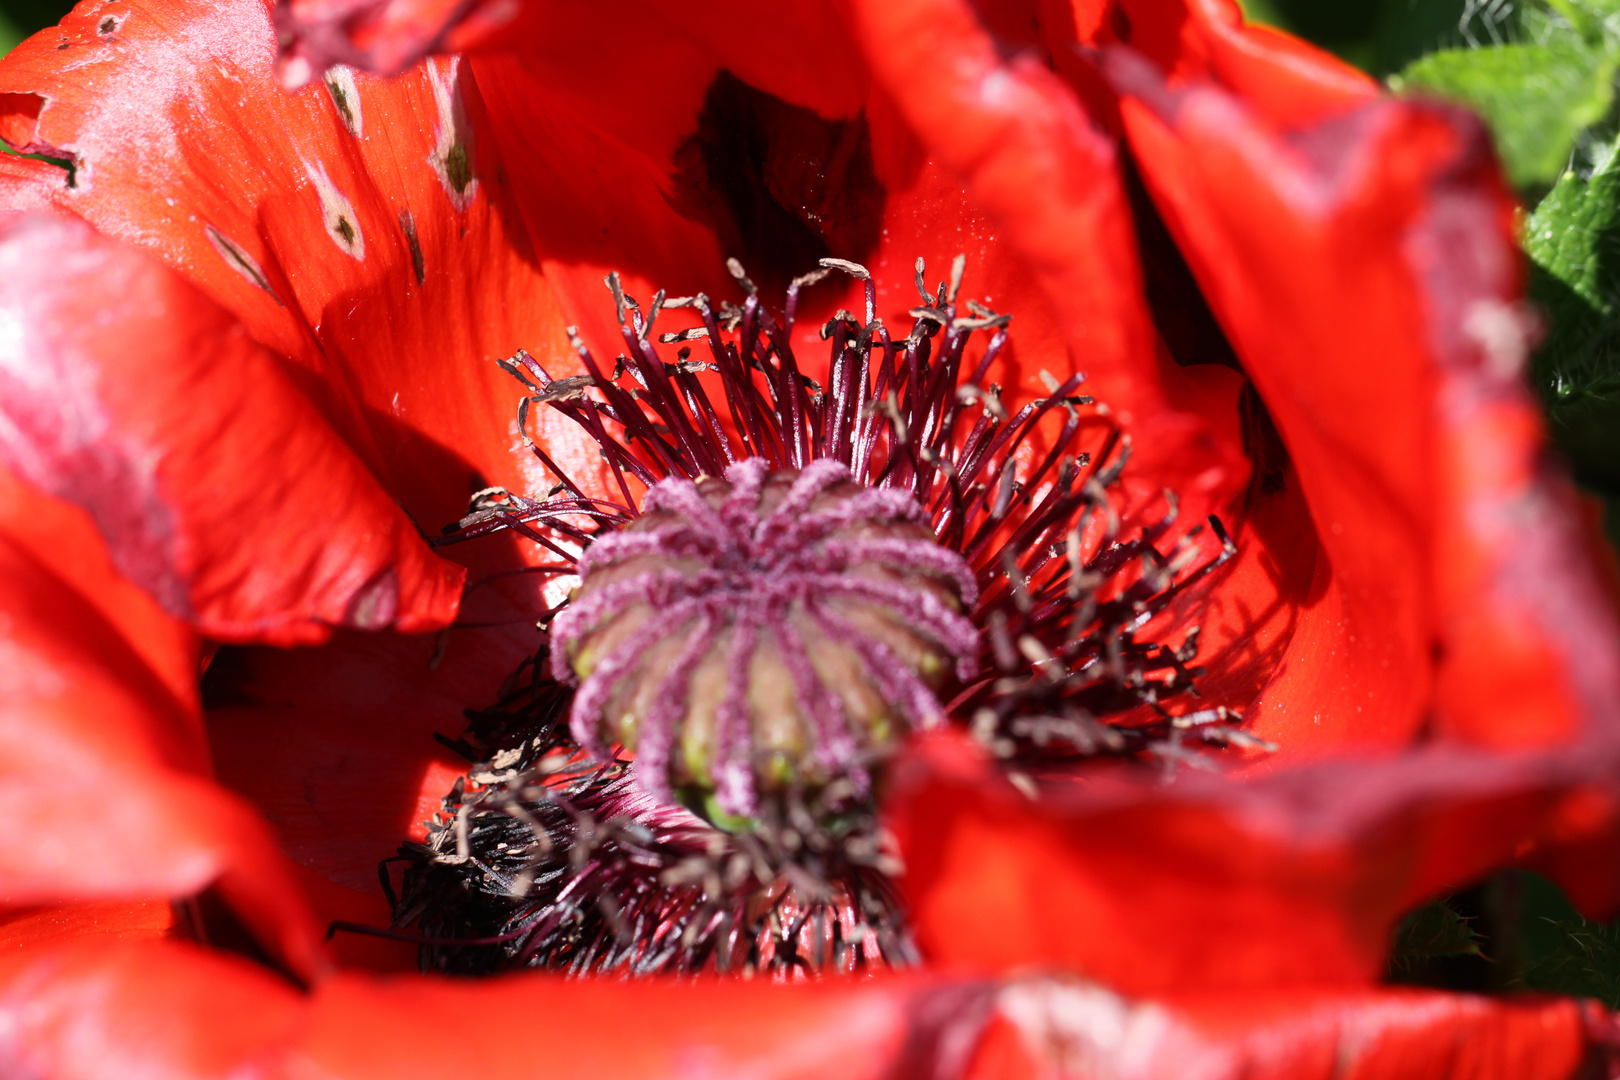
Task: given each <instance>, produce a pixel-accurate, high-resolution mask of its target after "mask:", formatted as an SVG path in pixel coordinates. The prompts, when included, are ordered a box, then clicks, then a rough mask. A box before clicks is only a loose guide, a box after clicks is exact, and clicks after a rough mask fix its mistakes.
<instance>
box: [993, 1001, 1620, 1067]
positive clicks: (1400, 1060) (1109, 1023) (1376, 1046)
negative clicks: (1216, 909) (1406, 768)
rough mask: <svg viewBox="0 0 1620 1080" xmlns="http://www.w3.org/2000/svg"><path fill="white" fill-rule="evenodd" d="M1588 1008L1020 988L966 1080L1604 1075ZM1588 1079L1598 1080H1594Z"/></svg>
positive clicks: (1595, 1013)
mask: <svg viewBox="0 0 1620 1080" xmlns="http://www.w3.org/2000/svg"><path fill="white" fill-rule="evenodd" d="M1606 1026H1607V1018H1606V1017H1605V1016H1603V1014H1602V1012H1601V1011H1600V1010H1599V1009H1597V1008H1596V1006H1595V1005H1593V1004H1591V1003H1587V1004H1584V1005H1583V1004H1577V1003H1575V1002H1573V1001H1568V1000H1561V1001H1552V1000H1511V999H1508V1000H1504V999H1502V998H1485V997H1470V996H1465V995H1460V994H1442V993H1436V992H1434V991H1427V990H1408V989H1389V990H1363V991H1351V992H1341V991H1322V990H1303V991H1301V990H1295V991H1291V992H1288V993H1286V994H1278V993H1264V992H1262V993H1254V994H1229V995H1219V996H1214V997H1212V996H1208V995H1206V996H1202V997H1200V996H1196V995H1178V994H1170V995H1167V996H1166V997H1165V998H1163V999H1158V1000H1149V1001H1140V1002H1133V1001H1126V1000H1122V999H1120V998H1118V997H1116V996H1114V995H1113V994H1111V993H1109V992H1107V991H1105V990H1102V989H1100V988H1097V987H1094V986H1088V985H1086V984H1083V983H1081V984H1062V983H1057V984H1040V983H1035V984H1030V985H1022V986H1020V985H1015V986H1013V987H1010V988H1008V989H1007V990H1005V991H1003V993H1002V995H1001V998H1000V1001H999V1007H998V1009H997V1015H996V1017H995V1019H994V1020H993V1021H992V1023H991V1025H990V1027H989V1029H988V1030H987V1031H986V1033H985V1037H984V1040H983V1042H982V1043H981V1044H980V1045H979V1047H978V1049H977V1053H976V1056H975V1059H974V1062H973V1065H972V1067H971V1068H970V1069H969V1071H968V1076H969V1077H971V1078H973V1080H980V1078H982V1080H991V1078H995V1080H1021V1078H1024V1077H1028V1078H1031V1080H1034V1078H1036V1077H1051V1076H1070V1075H1079V1076H1092V1075H1104V1076H1115V1075H1120V1076H1130V1077H1132V1078H1133V1080H1182V1078H1184V1077H1189V1076H1197V1077H1207V1078H1209V1080H1564V1078H1566V1077H1570V1076H1576V1075H1584V1074H1582V1073H1581V1072H1580V1070H1581V1069H1583V1068H1594V1069H1595V1068H1597V1067H1599V1066H1600V1064H1601V1063H1602V1062H1604V1060H1605V1057H1604V1054H1605V1051H1604V1049H1603V1043H1602V1040H1603V1038H1604V1032H1605V1028H1606ZM1594 1075H1596V1073H1594Z"/></svg>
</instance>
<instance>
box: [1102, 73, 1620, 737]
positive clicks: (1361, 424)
mask: <svg viewBox="0 0 1620 1080" xmlns="http://www.w3.org/2000/svg"><path fill="white" fill-rule="evenodd" d="M1111 70H1112V72H1113V73H1114V77H1115V81H1116V83H1117V84H1118V85H1119V86H1120V87H1121V88H1122V89H1123V90H1124V91H1125V92H1126V93H1127V94H1129V95H1131V96H1129V97H1128V98H1127V99H1126V100H1125V101H1124V102H1123V113H1124V117H1125V124H1126V130H1127V132H1128V133H1129V136H1130V139H1131V143H1132V145H1133V147H1134V148H1135V149H1136V151H1137V155H1138V158H1139V160H1140V161H1141V162H1142V168H1143V173H1144V177H1145V179H1146V181H1147V184H1148V187H1149V190H1150V191H1151V192H1152V194H1153V196H1154V199H1155V201H1156V203H1157V204H1158V206H1159V208H1160V210H1161V212H1162V213H1163V214H1164V217H1165V219H1166V221H1167V223H1168V224H1169V226H1170V228H1171V230H1172V231H1173V232H1174V233H1175V234H1176V236H1177V238H1178V240H1179V242H1180V244H1181V246H1182V248H1183V250H1184V251H1186V252H1187V256H1188V262H1189V264H1190V265H1191V267H1192V269H1193V272H1194V273H1195V275H1196V276H1197V277H1198V279H1199V282H1200V284H1201V285H1202V287H1203V289H1204V291H1205V293H1206V295H1208V296H1209V298H1210V302H1211V305H1212V307H1213V309H1214V311H1215V313H1216V316H1217V318H1219V319H1220V320H1221V322H1222V325H1223V326H1224V327H1225V328H1226V330H1227V333H1228V335H1229V336H1230V337H1231V339H1232V341H1233V342H1234V345H1235V346H1236V348H1237V351H1238V354H1239V355H1240V357H1241V358H1242V360H1243V363H1244V366H1245V370H1246V371H1247V372H1248V373H1249V374H1250V376H1251V378H1253V380H1254V382H1255V385H1256V386H1257V388H1258V389H1259V391H1260V393H1261V395H1262V397H1263V398H1264V399H1265V401H1266V403H1267V406H1268V408H1269V410H1270V412H1271V415H1272V417H1273V418H1274V419H1275V420H1276V423H1277V427H1278V429H1279V431H1280V432H1281V435H1282V438H1283V441H1284V442H1285V443H1286V444H1287V446H1288V450H1289V454H1290V455H1291V457H1292V459H1293V462H1294V464H1295V466H1296V467H1297V469H1298V474H1299V479H1300V483H1301V485H1302V486H1303V489H1304V493H1305V497H1306V499H1307V501H1308V502H1309V503H1310V506H1311V512H1312V515H1313V518H1314V519H1315V521H1316V525H1317V533H1318V535H1319V536H1320V537H1321V542H1322V545H1323V548H1324V551H1325V553H1326V556H1327V562H1328V564H1330V572H1331V581H1330V582H1329V583H1328V585H1327V589H1326V591H1325V592H1324V594H1323V596H1322V599H1321V600H1320V601H1319V602H1318V603H1317V604H1316V605H1315V606H1314V607H1312V608H1311V609H1310V610H1309V611H1307V612H1305V613H1304V614H1303V615H1302V619H1301V624H1300V626H1299V628H1298V630H1296V633H1295V636H1294V644H1293V645H1292V646H1291V647H1290V649H1289V652H1288V659H1287V661H1286V663H1285V666H1284V667H1283V668H1282V670H1281V671H1280V673H1279V676H1278V678H1277V679H1276V680H1275V681H1274V682H1273V684H1272V686H1271V687H1270V688H1268V690H1267V692H1266V694H1265V696H1264V698H1263V699H1262V709H1261V710H1260V714H1259V715H1258V716H1257V717H1255V720H1256V723H1257V725H1258V727H1259V730H1260V731H1262V732H1263V733H1269V734H1271V735H1272V736H1273V737H1275V738H1276V739H1277V741H1279V742H1282V743H1283V744H1284V745H1290V746H1294V747H1302V748H1303V746H1306V745H1315V746H1317V747H1321V748H1326V747H1327V746H1329V745H1332V744H1333V743H1334V742H1339V741H1357V742H1365V741H1367V740H1368V739H1369V738H1376V739H1384V740H1392V741H1394V740H1398V739H1399V738H1400V736H1401V734H1402V733H1403V732H1415V731H1416V730H1417V727H1418V725H1419V724H1421V723H1423V722H1425V721H1426V720H1428V719H1429V717H1430V713H1429V709H1430V702H1431V700H1432V699H1431V695H1432V694H1436V693H1437V694H1438V695H1439V709H1438V713H1437V716H1436V718H1437V719H1438V721H1439V723H1440V726H1441V730H1442V731H1443V732H1445V733H1447V734H1453V735H1458V736H1461V737H1466V738H1469V739H1473V740H1479V741H1484V742H1495V743H1503V742H1506V743H1524V742H1544V741H1548V740H1556V739H1561V738H1568V737H1571V736H1572V735H1574V734H1575V733H1576V732H1577V731H1578V730H1579V728H1580V727H1581V724H1582V722H1583V718H1585V717H1591V718H1593V719H1594V721H1596V720H1597V718H1600V717H1612V716H1613V715H1614V714H1615V708H1616V704H1617V702H1620V668H1617V666H1616V661H1615V659H1614V658H1615V656H1616V649H1617V643H1620V632H1617V630H1616V626H1615V620H1614V616H1613V613H1612V612H1611V611H1609V610H1608V609H1607V608H1606V607H1605V606H1604V603H1603V599H1602V598H1603V592H1602V590H1601V588H1599V587H1598V582H1597V580H1596V577H1595V575H1594V573H1593V570H1592V567H1591V564H1590V562H1589V561H1588V559H1587V556H1586V553H1585V552H1584V550H1583V549H1582V544H1581V543H1580V542H1579V540H1578V538H1577V537H1575V536H1574V535H1573V528H1572V526H1573V522H1574V517H1575V516H1574V514H1573V512H1572V509H1573V508H1572V507H1571V506H1570V504H1569V497H1568V495H1567V492H1561V491H1560V487H1559V485H1558V484H1556V483H1555V482H1553V481H1552V480H1551V479H1550V478H1549V477H1548V476H1547V475H1545V474H1543V473H1542V472H1541V471H1540V469H1539V467H1538V461H1539V455H1540V454H1541V453H1542V450H1541V447H1542V445H1543V438H1542V433H1541V430H1540V427H1539V424H1538V423H1537V422H1536V420H1535V414H1534V409H1533V405H1532V404H1531V402H1530V400H1529V397H1528V392H1527V391H1526V390H1525V389H1524V387H1523V384H1522V381H1521V378H1520V366H1521V365H1522V362H1523V359H1524V355H1525V349H1526V345H1527V340H1526V330H1525V324H1524V322H1523V317H1522V316H1521V315H1520V314H1519V313H1518V311H1517V309H1516V308H1515V307H1514V303H1515V300H1514V298H1515V296H1516V295H1517V288H1518V282H1519V270H1518V260H1517V255H1516V253H1515V249H1514V247H1513V241H1512V222H1511V202H1510V200H1509V199H1508V196H1507V195H1506V193H1505V191H1504V190H1503V189H1502V186H1501V181H1500V178H1499V174H1498V173H1497V171H1496V169H1495V168H1494V165H1493V164H1492V162H1491V159H1490V156H1489V151H1488V149H1487V146H1486V143H1485V141H1484V134H1483V131H1482V130H1481V129H1480V128H1479V127H1478V125H1477V123H1475V122H1473V121H1472V120H1469V119H1468V118H1466V117H1465V116H1464V115H1463V114H1461V113H1458V112H1454V111H1450V110H1444V109H1440V108H1438V107H1435V106H1427V105H1421V104H1413V103H1403V102H1395V101H1389V100H1384V101H1379V102H1375V103H1373V104H1370V105H1367V106H1364V107H1362V108H1361V109H1359V110H1358V111H1356V112H1354V113H1351V114H1347V115H1344V116H1342V117H1339V118H1337V119H1334V120H1331V121H1326V122H1323V123H1321V124H1318V125H1315V126H1313V127H1310V128H1307V129H1303V130H1301V131H1298V132H1292V133H1285V132H1282V131H1279V130H1277V129H1276V128H1274V127H1272V126H1271V125H1270V124H1269V123H1268V121H1267V120H1266V118H1264V117H1262V116H1259V115H1256V114H1255V112H1254V111H1252V110H1251V109H1250V108H1249V107H1248V106H1247V105H1246V103H1244V102H1243V101H1241V100H1240V99H1237V98H1235V97H1232V96H1230V95H1228V94H1226V93H1224V92H1222V91H1220V90H1218V89H1216V88H1214V87H1212V86H1209V85H1201V86H1193V87H1190V88H1188V89H1186V90H1184V91H1172V90H1169V89H1166V88H1165V87H1164V85H1163V84H1162V82H1161V81H1160V80H1159V77H1158V75H1157V74H1156V73H1154V71H1153V69H1152V68H1151V67H1150V66H1149V65H1147V64H1146V63H1144V62H1142V61H1140V60H1133V59H1132V58H1131V57H1130V56H1128V55H1124V54H1115V55H1114V57H1113V60H1112V62H1111ZM1532 582H1533V583H1534V584H1531V583H1532ZM1435 679H1438V680H1439V681H1438V683H1435V682H1433V681H1432V680H1435Z"/></svg>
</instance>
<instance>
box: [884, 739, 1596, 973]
mask: <svg viewBox="0 0 1620 1080" xmlns="http://www.w3.org/2000/svg"><path fill="white" fill-rule="evenodd" d="M1617 771H1620V747H1616V746H1615V745H1614V744H1613V740H1610V742H1609V744H1607V745H1592V746H1586V747H1571V748H1568V749H1563V750H1560V751H1557V752H1556V753H1553V752H1549V753H1547V754H1545V755H1542V756H1539V757H1537V756H1531V755H1524V754H1495V753H1489V752H1483V751H1477V750H1463V749H1457V748H1448V747H1443V746H1436V747H1434V748H1431V749H1427V750H1422V751H1412V752H1410V753H1408V754H1407V755H1405V756H1404V757H1403V758H1400V759H1397V760H1395V761H1388V762H1379V763H1369V762H1365V761H1338V762H1334V763H1331V764H1328V763H1323V764H1318V765H1310V766H1299V767H1296V768H1292V769H1288V770H1286V771H1279V772H1278V773H1276V774H1275V775H1273V776H1269V777H1265V778H1262V779H1251V780H1249V781H1248V782H1246V783H1236V782H1233V781H1232V780H1231V779H1228V778H1220V777H1214V776H1210V775H1208V774H1201V773H1196V772H1185V773H1183V774H1182V775H1180V776H1178V777H1177V778H1176V781H1175V783H1173V784H1168V785H1166V784H1160V783H1157V782H1155V781H1154V780H1153V779H1152V778H1148V777H1142V778H1140V779H1137V780H1133V779H1131V778H1129V777H1125V776H1118V775H1116V776H1111V777H1107V776H1104V777H1092V778H1089V779H1087V780H1086V781H1085V782H1084V783H1083V784H1076V785H1073V786H1070V787H1053V788H1051V789H1049V790H1047V791H1046V792H1044V793H1043V797H1042V798H1041V799H1040V800H1039V801H1037V802H1032V801H1030V800H1029V799H1028V798H1026V797H1025V796H1023V795H1021V794H1019V793H1017V792H1016V791H1015V790H1014V789H1013V788H1012V786H1011V785H1009V784H1007V783H1005V782H1004V781H1002V780H1000V779H999V778H998V777H997V776H996V773H995V770H994V769H993V768H992V767H991V766H990V765H989V764H988V763H986V762H984V761H983V760H982V759H981V758H980V757H979V754H978V752H977V751H976V750H974V749H972V748H971V745H970V744H968V743H966V742H964V741H961V739H960V737H956V736H952V737H951V738H949V739H945V738H937V739H934V740H932V741H930V742H927V743H925V744H923V746H922V747H921V748H920V749H919V750H918V752H917V755H916V757H915V758H914V759H913V760H912V761H911V762H909V763H908V764H905V765H903V766H902V767H901V768H900V769H898V770H897V772H896V776H895V780H894V785H893V791H892V796H891V799H892V801H891V805H890V811H891V824H892V826H893V828H894V830H895V833H896V836H897V837H898V839H899V843H900V847H901V852H902V855H903V857H904V860H905V864H906V874H905V877H904V888H905V890H906V892H907V895H908V898H909V903H910V908H911V911H912V914H913V920H914V927H915V930H916V934H917V940H918V943H919V945H920V946H921V947H922V949H923V951H924V954H925V955H926V956H927V957H928V958H929V959H930V960H932V961H935V962H939V963H943V964H947V965H967V966H970V967H973V968H975V969H980V970H984V969H990V970H1009V969H1017V968H1019V967H1021V966H1025V965H1031V964H1043V965H1058V966H1062V967H1065V968H1068V969H1070V970H1074V971H1078V972H1080V973H1082V974H1084V975H1086V976H1087V977H1090V978H1094V979H1097V980H1098V981H1100V982H1103V983H1105V984H1107V985H1109V986H1111V987H1113V988H1115V989H1118V990H1120V991H1122V992H1126V993H1139V994H1166V993H1172V992H1179V991H1190V990H1203V989H1209V990H1212V991H1213V990H1220V989H1232V988H1238V987H1255V988H1262V987H1277V986H1280V985H1302V986H1303V985H1347V984H1361V983H1368V982H1371V981H1373V980H1374V979H1375V978H1376V977H1377V976H1378V973H1379V971H1380V970H1381V969H1382V966H1383V961H1384V954H1385V948H1386V946H1387V943H1388V940H1389V934H1390V932H1391V929H1392V927H1393V925H1394V922H1395V920H1396V919H1397V917H1398V916H1399V915H1400V913H1401V912H1403V911H1404V910H1406V909H1407V908H1409V907H1410V906H1412V905H1413V904H1415V903H1417V902H1418V901H1420V900H1422V899H1424V898H1426V897H1428V896H1432V895H1434V894H1435V893H1437V892H1439V891H1441V890H1442V889H1444V888H1446V887H1448V886H1456V885H1460V884H1462V883H1464V882H1466V881H1469V880H1471V879H1474V878H1476V877H1477V876H1478V875H1479V874H1481V873H1483V872H1484V871H1485V870H1487V869H1489V868H1490V867H1492V866H1495V865H1500V864H1501V863H1503V862H1505V861H1507V860H1508V859H1509V858H1510V857H1512V856H1513V855H1514V854H1515V851H1516V849H1522V848H1523V847H1524V846H1525V845H1526V844H1528V843H1529V842H1531V841H1533V840H1535V839H1537V838H1542V837H1547V836H1550V835H1553V834H1554V833H1556V832H1557V831H1558V830H1559V829H1560V828H1562V827H1563V826H1564V824H1565V823H1566V821H1567V819H1569V818H1570V817H1571V816H1573V815H1574V814H1576V813H1577V812H1578V810H1579V809H1580V807H1581V803H1582V800H1583V798H1584V795H1583V792H1582V788H1583V787H1586V786H1598V785H1601V784H1604V783H1607V782H1608V781H1609V780H1610V779H1611V778H1612V776H1613V775H1615V773H1616V772H1617Z"/></svg>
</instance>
